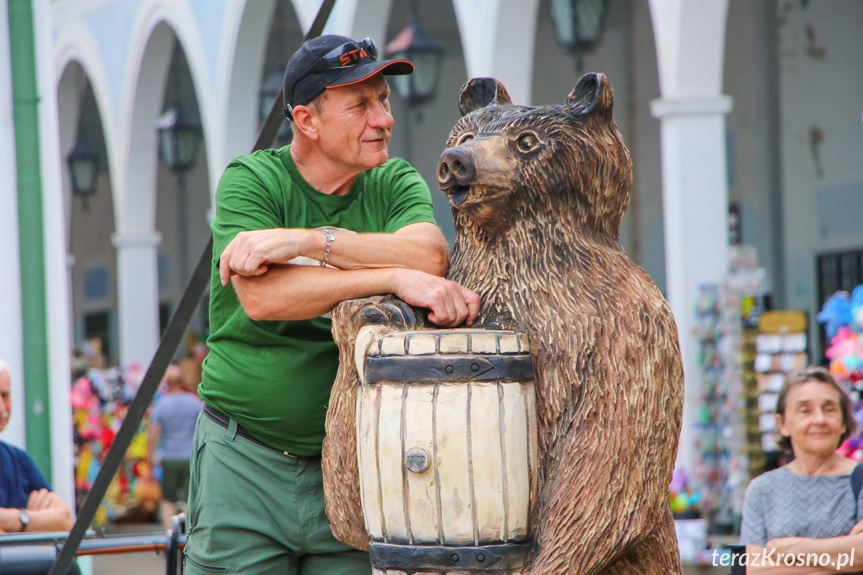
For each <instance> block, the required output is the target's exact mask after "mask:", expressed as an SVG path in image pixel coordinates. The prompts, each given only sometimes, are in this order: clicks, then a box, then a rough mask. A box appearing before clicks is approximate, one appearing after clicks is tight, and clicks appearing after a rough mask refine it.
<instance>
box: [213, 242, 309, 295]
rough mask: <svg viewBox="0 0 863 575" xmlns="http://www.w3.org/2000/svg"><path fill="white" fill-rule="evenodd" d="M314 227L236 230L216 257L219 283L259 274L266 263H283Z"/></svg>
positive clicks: (296, 253)
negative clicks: (309, 228)
mask: <svg viewBox="0 0 863 575" xmlns="http://www.w3.org/2000/svg"><path fill="white" fill-rule="evenodd" d="M313 231H314V230H301V229H281V228H279V229H273V230H256V231H251V232H240V233H238V234H237V235H236V236H235V237H234V239H233V240H231V243H229V244H228V245H227V247H225V250H224V251H223V252H222V257H220V258H219V276H220V277H221V279H222V285H223V286H226V285H228V282H230V281H231V276H235V275H241V276H246V277H250V276H259V275H262V274H264V273H266V272H267V270H268V269H269V264H283V263H286V262H289V261H291V260H292V259H294V258H295V257H298V256H299V255H301V253H302V250H303V245H304V242H305V241H306V240H307V238H308V236H309V233H310V232H313ZM321 255H323V250H321Z"/></svg>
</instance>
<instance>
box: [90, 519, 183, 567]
mask: <svg viewBox="0 0 863 575" xmlns="http://www.w3.org/2000/svg"><path fill="white" fill-rule="evenodd" d="M162 530H163V527H162V525H161V524H159V523H147V524H142V525H129V526H124V527H118V528H114V529H112V530H111V531H112V532H114V533H117V534H125V533H155V532H161V531H162ZM165 568H166V563H165V554H164V553H158V554H157V553H156V552H154V551H148V552H145V553H123V554H117V555H99V556H94V557H93V575H133V574H134V575H164V573H165Z"/></svg>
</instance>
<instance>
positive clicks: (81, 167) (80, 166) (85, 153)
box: [66, 140, 100, 211]
mask: <svg viewBox="0 0 863 575" xmlns="http://www.w3.org/2000/svg"><path fill="white" fill-rule="evenodd" d="M66 161H67V162H68V163H69V175H70V176H71V180H72V194H74V195H76V196H79V197H80V198H81V203H82V206H83V208H84V211H87V210H88V209H89V203H88V202H89V198H90V196H92V195H93V194H95V193H96V184H97V183H98V181H99V161H100V156H99V152H97V151H96V150H95V149H93V148H92V147H90V146H89V145H87V143H86V142H84V141H83V140H78V143H77V144H75V148H74V149H73V150H72V151H71V152H69V155H68V156H66Z"/></svg>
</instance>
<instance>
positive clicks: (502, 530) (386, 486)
mask: <svg viewBox="0 0 863 575" xmlns="http://www.w3.org/2000/svg"><path fill="white" fill-rule="evenodd" d="M379 329H380V328H375V327H367V328H364V329H363V330H361V332H360V333H359V334H358V337H357V347H356V349H357V357H356V360H357V371H358V373H359V374H360V379H361V380H362V381H363V387H362V391H361V394H360V398H359V401H358V402H357V452H358V459H359V470H360V488H361V494H362V506H363V514H364V515H365V520H366V529H367V530H368V533H369V535H370V537H371V539H372V542H371V545H370V554H371V558H372V565H373V566H374V567H375V570H376V572H377V573H378V574H380V573H388V574H389V573H405V574H410V573H427V572H429V571H430V570H435V571H434V572H435V573H440V572H441V571H447V570H451V572H453V573H455V572H458V573H471V572H483V571H492V572H498V573H500V572H513V571H514V570H516V569H518V568H520V567H521V566H523V565H524V563H525V561H526V559H527V556H528V554H529V552H530V548H531V542H530V541H529V526H528V519H529V514H530V506H531V499H532V498H533V494H534V491H535V485H536V469H537V428H536V400H535V395H534V385H533V364H532V361H531V357H530V353H529V351H530V350H529V348H528V341H527V337H526V336H525V335H523V334H518V333H515V332H512V331H494V330H470V329H455V330H435V331H416V332H394V333H385V334H383V335H381V334H380V333H379V331H377V330H379Z"/></svg>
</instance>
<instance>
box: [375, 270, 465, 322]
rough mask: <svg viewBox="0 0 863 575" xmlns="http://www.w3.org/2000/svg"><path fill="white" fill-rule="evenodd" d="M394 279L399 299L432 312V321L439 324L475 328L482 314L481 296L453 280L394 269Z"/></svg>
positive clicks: (429, 316) (395, 291) (394, 290)
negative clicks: (473, 324)
mask: <svg viewBox="0 0 863 575" xmlns="http://www.w3.org/2000/svg"><path fill="white" fill-rule="evenodd" d="M391 277H392V283H393V288H394V289H393V292H394V293H395V294H396V296H397V297H398V298H399V299H401V300H404V301H405V302H407V303H408V304H410V305H412V306H416V307H425V308H428V309H430V310H431V313H430V314H429V315H428V318H429V321H431V322H432V323H434V324H435V325H439V326H441V327H457V326H459V325H461V324H462V323H467V325H471V324H472V323H473V322H474V320H475V319H476V316H477V315H478V314H479V303H480V302H479V295H477V294H476V293H474V292H472V291H471V290H469V289H467V288H466V287H463V286H461V285H459V284H457V283H455V282H453V281H450V280H448V279H445V278H440V277H437V276H433V275H431V274H427V273H425V272H421V271H416V270H407V269H394V270H393V271H392V276H391Z"/></svg>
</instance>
